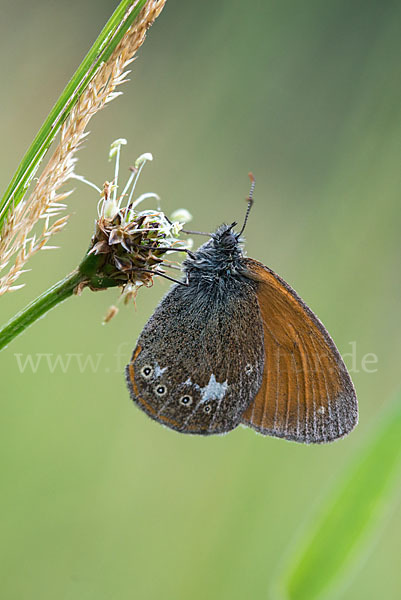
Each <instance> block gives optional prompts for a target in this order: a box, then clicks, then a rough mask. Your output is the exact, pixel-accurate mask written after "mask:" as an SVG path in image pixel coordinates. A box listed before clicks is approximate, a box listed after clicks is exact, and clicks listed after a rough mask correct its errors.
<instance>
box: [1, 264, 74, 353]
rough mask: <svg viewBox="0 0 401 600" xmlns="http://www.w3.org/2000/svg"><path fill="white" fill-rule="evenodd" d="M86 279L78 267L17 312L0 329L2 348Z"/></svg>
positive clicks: (67, 296)
mask: <svg viewBox="0 0 401 600" xmlns="http://www.w3.org/2000/svg"><path fill="white" fill-rule="evenodd" d="M84 279H85V276H84V275H83V274H82V273H81V272H80V271H79V270H78V269H76V270H75V271H73V272H72V273H70V275H67V277H64V279H62V280H61V281H59V282H58V283H56V284H55V285H53V286H52V287H51V288H50V289H48V290H47V291H46V292H44V293H43V294H41V295H40V296H39V297H38V298H35V300H33V302H31V303H30V304H28V306H26V307H25V308H23V309H22V310H21V311H20V312H19V313H17V314H16V315H15V316H14V317H13V318H12V319H10V321H8V323H6V324H5V325H4V326H3V327H2V328H1V329H0V350H2V349H3V348H5V346H7V345H8V344H9V343H10V342H11V341H12V340H13V339H14V338H15V337H17V335H19V334H20V333H22V332H23V331H25V329H26V328H27V327H29V325H32V323H34V322H35V321H36V320H37V319H40V317H42V316H43V315H44V314H46V313H47V311H49V310H50V309H51V308H53V307H54V306H57V304H59V303H60V302H63V301H64V300H66V299H67V298H69V297H70V296H72V294H73V292H74V289H75V288H76V286H77V285H78V284H79V283H81V282H82V281H83V280H84Z"/></svg>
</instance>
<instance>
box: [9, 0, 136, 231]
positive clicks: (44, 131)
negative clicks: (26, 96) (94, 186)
mask: <svg viewBox="0 0 401 600" xmlns="http://www.w3.org/2000/svg"><path fill="white" fill-rule="evenodd" d="M145 2H146V0H122V1H121V2H120V4H119V5H118V7H117V8H116V10H115V11H114V13H113V14H112V16H111V17H110V19H109V21H108V22H107V24H106V25H105V27H104V28H103V30H102V31H101V33H100V35H99V36H98V38H97V40H96V41H95V43H94V44H93V46H92V47H91V49H90V50H89V52H88V54H87V55H86V56H85V58H84V60H83V61H82V63H81V64H80V66H79V67H78V69H77V71H76V72H75V73H74V75H73V77H72V78H71V80H70V81H69V83H68V84H67V86H66V87H65V89H64V91H63V92H62V94H61V96H60V98H59V100H58V101H57V102H56V104H55V105H54V107H53V109H52V110H51V111H50V114H49V116H48V117H47V119H46V121H45V122H44V123H43V125H42V127H41V128H40V130H39V132H38V134H37V136H36V137H35V139H34V140H33V142H32V144H31V146H30V147H29V149H28V150H27V152H26V154H25V156H24V157H23V159H22V161H21V163H20V165H19V167H18V169H17V171H16V172H15V174H14V177H13V178H12V180H11V182H10V184H9V186H8V188H7V190H6V192H5V194H4V196H3V198H2V199H0V230H1V229H2V227H3V225H4V222H5V220H6V217H7V214H8V211H9V210H11V208H13V207H15V206H17V205H18V204H19V202H21V200H22V198H23V197H24V195H25V193H26V189H27V187H28V185H29V183H30V181H31V179H32V177H33V175H34V173H35V171H36V169H37V167H38V165H39V163H40V161H41V160H42V158H43V156H44V155H45V153H46V152H47V150H48V148H49V147H50V145H51V143H52V141H53V140H54V138H55V137H56V135H57V132H58V131H59V129H60V127H61V125H62V124H63V123H64V121H65V120H66V118H67V117H68V115H69V114H70V112H71V110H72V108H73V107H74V106H75V104H76V103H77V102H78V100H79V98H80V96H81V95H82V93H83V92H84V91H85V89H86V88H87V87H88V85H89V83H90V81H91V80H92V78H93V76H94V74H95V73H96V71H97V68H98V66H99V65H100V64H101V63H102V62H105V61H107V59H108V58H109V57H110V56H111V54H112V52H113V50H114V49H115V48H116V46H117V44H118V43H119V41H120V40H121V38H122V36H123V35H124V33H125V32H126V31H127V29H128V28H129V27H130V26H131V25H132V24H133V22H134V21H135V19H136V18H137V17H138V15H139V13H140V11H141V10H142V8H143V7H144V5H145ZM133 4H135V6H134V8H133V9H132V11H131V12H130V14H129V15H128V16H127V17H126V13H127V10H128V9H129V7H130V6H132V5H133Z"/></svg>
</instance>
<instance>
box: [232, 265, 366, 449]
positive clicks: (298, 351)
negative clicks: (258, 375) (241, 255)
mask: <svg viewBox="0 0 401 600" xmlns="http://www.w3.org/2000/svg"><path fill="white" fill-rule="evenodd" d="M246 262H247V267H248V269H249V271H248V277H250V278H251V279H254V280H255V281H257V282H258V289H257V297H258V302H259V307H260V313H261V317H262V322H263V328H264V344H265V367H264V373H263V381H262V385H261V387H260V390H259V392H258V394H257V395H256V397H255V400H254V401H253V402H252V404H251V405H250V406H249V407H248V408H247V410H246V411H245V413H244V414H243V417H242V422H243V424H245V425H248V426H249V427H252V428H253V429H255V430H256V431H259V432H260V433H262V434H265V435H273V436H276V437H283V438H287V439H290V440H294V441H298V442H306V443H312V442H315V443H319V442H329V441H331V440H334V439H337V438H340V437H342V436H344V435H346V434H347V433H349V431H351V430H352V429H353V428H354V427H355V425H356V423H357V420H358V408H357V401H356V394H355V390H354V387H353V385H352V381H351V378H350V376H349V374H348V372H347V369H346V367H345V365H344V362H343V360H342V358H341V356H340V353H339V352H338V350H337V348H336V346H335V344H334V342H333V340H332V339H331V337H330V335H329V334H328V332H327V331H326V329H325V327H324V326H323V325H322V323H321V322H320V321H319V319H318V318H317V317H316V316H315V315H314V314H313V312H312V311H311V310H310V309H309V308H308V307H307V306H306V304H305V303H304V302H303V301H302V300H301V298H299V296H298V295H297V294H296V292H295V291H294V290H293V289H292V288H291V287H290V286H289V285H288V284H287V283H286V282H285V281H284V280H283V279H281V278H280V277H279V276H278V275H276V274H275V273H274V272H273V271H271V270H270V269H268V268H267V267H265V266H264V265H262V264H261V263H259V262H257V261H255V260H252V259H247V260H246Z"/></svg>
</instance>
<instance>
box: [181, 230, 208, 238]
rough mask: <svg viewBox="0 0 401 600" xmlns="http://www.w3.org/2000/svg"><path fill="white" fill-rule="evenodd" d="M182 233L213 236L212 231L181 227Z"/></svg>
mask: <svg viewBox="0 0 401 600" xmlns="http://www.w3.org/2000/svg"><path fill="white" fill-rule="evenodd" d="M181 231H182V233H187V234H188V235H206V236H207V237H211V236H212V234H211V233H207V232H206V231H190V230H189V229H181Z"/></svg>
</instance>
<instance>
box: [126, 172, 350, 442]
mask: <svg viewBox="0 0 401 600" xmlns="http://www.w3.org/2000/svg"><path fill="white" fill-rule="evenodd" d="M251 179H252V186H251V192H250V194H249V198H248V200H249V204H248V210H247V213H246V217H245V221H244V225H243V227H242V229H241V231H240V232H239V233H236V232H235V231H234V227H235V226H236V223H232V224H231V225H222V226H221V227H219V228H218V229H217V231H216V232H215V233H213V234H211V235H210V239H208V241H207V242H206V243H205V244H203V245H202V246H201V247H200V248H199V249H198V250H197V251H196V252H194V253H192V252H190V253H188V255H187V258H186V260H185V261H184V262H183V271H184V278H183V280H182V281H181V282H179V283H177V284H175V285H173V286H172V287H171V289H170V291H169V292H168V293H167V295H166V296H165V297H164V298H163V299H162V301H161V302H160V304H159V305H158V306H157V308H156V310H155V312H154V313H153V315H152V316H151V318H150V319H149V321H148V322H147V323H146V325H145V327H144V329H143V331H142V333H141V334H140V336H139V339H138V342H137V345H136V347H135V349H134V351H133V355H132V358H131V361H130V363H129V364H128V366H127V367H126V380H127V384H128V388H129V391H130V395H131V398H132V400H133V401H134V402H135V404H136V405H137V406H138V407H139V408H140V409H142V410H143V411H144V412H145V413H146V414H147V415H149V417H151V418H152V419H154V420H155V421H158V422H159V423H161V424H162V425H165V426H167V427H169V428H171V429H174V430H176V431H179V432H180V433H190V434H199V435H212V434H223V433H227V432H229V431H231V430H233V429H235V428H236V427H237V426H238V425H245V426H248V427H250V428H252V429H254V430H256V431H257V432H259V433H261V434H263V435H269V436H274V437H278V438H285V439H287V440H292V441H296V442H304V443H323V442H331V441H333V440H336V439H338V438H341V437H343V436H344V435H346V434H347V433H349V432H350V431H351V430H352V429H353V428H354V427H355V425H356V423H357V421H358V405H357V399H356V393H355V389H354V386H353V384H352V381H351V378H350V375H349V373H348V371H347V369H346V367H345V364H344V362H343V360H342V358H341V355H340V353H339V351H338V350H337V348H336V346H335V344H334V342H333V340H332V339H331V337H330V335H329V333H328V332H327V330H326V329H325V327H324V325H323V324H322V323H321V321H320V320H319V319H318V318H317V317H316V315H315V314H314V313H313V312H312V311H311V309H310V308H309V307H308V306H307V305H306V304H305V302H304V301H303V300H302V299H301V298H300V297H299V296H298V294H297V293H296V292H295V291H294V290H293V289H292V288H291V287H290V286H289V285H288V283H286V282H285V281H284V279H282V278H281V277H280V276H279V275H277V274H276V273H274V271H272V270H271V269H270V268H269V267H266V266H265V265H263V264H262V263H260V262H258V261H257V260H254V259H252V258H247V257H246V256H245V255H244V253H243V250H242V245H241V235H242V233H243V230H244V228H245V224H246V222H247V218H248V215H249V211H250V208H251V206H252V202H253V198H252V196H253V189H254V185H255V182H254V179H253V178H252V177H251Z"/></svg>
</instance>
